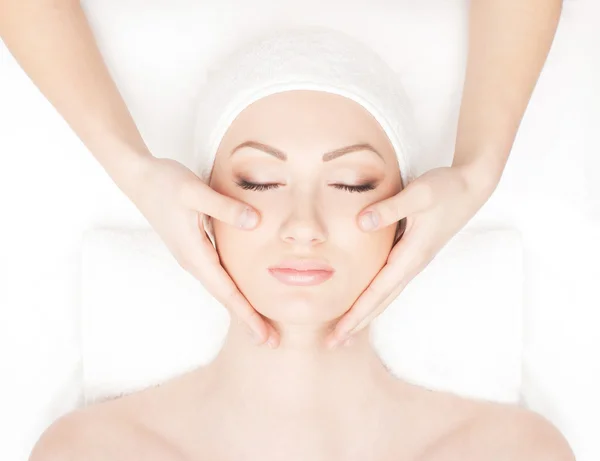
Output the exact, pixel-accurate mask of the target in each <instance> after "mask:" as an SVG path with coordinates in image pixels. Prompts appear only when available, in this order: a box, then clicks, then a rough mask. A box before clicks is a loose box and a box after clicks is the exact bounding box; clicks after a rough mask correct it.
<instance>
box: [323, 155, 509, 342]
mask: <svg viewBox="0 0 600 461" xmlns="http://www.w3.org/2000/svg"><path fill="white" fill-rule="evenodd" d="M499 179H500V178H499V177H498V176H492V175H486V174H485V173H483V172H482V171H479V170H477V169H476V168H474V167H468V166H452V167H444V168H436V169H433V170H430V171H428V172H427V173H425V174H424V175H422V176H420V177H419V178H417V179H415V180H414V181H413V182H412V183H409V184H408V186H407V187H406V188H405V189H403V190H402V191H401V192H400V193H399V194H397V195H395V196H394V197H391V198H389V199H386V200H383V201H381V202H379V203H376V204H374V205H371V206H369V207H367V208H366V209H364V210H363V211H362V212H361V213H360V214H359V216H358V224H359V226H360V227H361V228H362V229H363V230H365V231H367V232H368V231H373V230H375V229H380V228H382V227H385V226H390V225H395V224H396V223H397V222H398V221H399V220H401V219H403V218H407V223H406V230H405V232H404V235H403V236H402V238H401V239H400V241H399V242H398V243H397V244H396V245H395V246H394V247H393V248H392V251H391V252H390V255H389V257H388V260H387V263H386V264H385V266H384V267H383V268H382V269H381V271H380V272H379V273H378V274H377V276H376V277H375V278H374V279H373V281H372V282H371V284H370V285H369V286H368V287H367V288H366V289H365V291H364V292H363V293H362V294H361V295H360V296H359V298H358V299H357V300H356V302H355V303H354V305H353V306H352V308H351V309H350V310H349V311H348V312H346V314H344V315H343V316H342V317H341V318H340V320H338V322H337V324H336V326H335V329H334V330H333V331H332V332H331V333H330V334H329V336H328V337H327V339H326V344H327V345H328V346H329V347H335V346H337V345H339V344H344V343H346V341H347V340H348V339H349V338H350V337H351V335H353V334H355V333H357V332H358V331H360V330H362V329H363V328H365V327H366V326H368V325H369V323H370V322H371V321H372V320H373V319H374V318H375V317H377V316H378V315H379V314H380V313H381V312H383V311H384V310H385V309H386V308H387V306H388V305H389V304H390V303H391V302H392V301H393V300H394V299H395V298H396V297H397V296H398V295H399V294H400V293H401V292H402V290H403V289H404V288H405V287H406V285H407V284H408V283H409V282H410V281H411V280H412V279H413V278H414V277H415V276H416V275H417V274H419V273H420V272H421V271H422V270H423V269H424V268H425V267H426V266H427V265H428V264H429V262H430V261H431V260H432V259H433V258H434V256H435V255H436V254H437V253H438V252H439V251H440V249H441V248H442V247H443V246H444V245H445V244H446V243H447V242H448V241H449V240H450V238H451V237H453V236H454V235H455V234H456V233H457V232H458V231H459V230H460V229H461V228H462V227H463V226H464V225H465V224H466V223H467V222H468V221H469V220H470V219H471V218H472V217H473V215H474V214H475V213H476V212H477V211H478V210H479V209H480V208H481V206H482V205H483V204H484V203H485V202H486V201H487V199H488V198H489V196H490V195H491V193H492V192H493V190H494V189H495V188H496V186H497V184H498V182H499ZM369 213H372V215H369Z"/></svg>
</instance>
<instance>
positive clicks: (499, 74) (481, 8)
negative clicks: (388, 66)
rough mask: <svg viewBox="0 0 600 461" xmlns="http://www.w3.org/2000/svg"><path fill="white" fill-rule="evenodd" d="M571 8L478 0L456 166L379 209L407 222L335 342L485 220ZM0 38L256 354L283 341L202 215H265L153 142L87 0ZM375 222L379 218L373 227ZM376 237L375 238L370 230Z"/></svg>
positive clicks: (21, 10) (38, 13)
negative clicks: (159, 151)
mask: <svg viewBox="0 0 600 461" xmlns="http://www.w3.org/2000/svg"><path fill="white" fill-rule="evenodd" d="M561 8H562V1H561V0H472V1H471V6H470V26H469V54H468V61H467V72H466V79H465V84H464V91H463V100H462V103H461V109H460V115H459V123H458V131H457V138H456V146H455V153H454V160H453V163H452V165H451V166H450V167H445V168H437V169H433V170H431V171H429V172H427V173H426V174H424V175H422V176H421V177H419V178H417V179H416V180H415V181H414V182H412V183H411V184H409V185H408V187H406V188H405V189H404V190H402V191H401V192H400V193H399V194H398V195H396V196H394V197H392V198H389V199H386V200H384V201H382V202H380V203H378V204H376V205H373V206H369V207H368V208H367V209H365V210H363V212H361V213H360V214H359V216H358V217H357V225H360V224H361V223H363V222H365V221H366V222H375V223H376V224H377V225H376V226H375V229H376V228H381V227H385V226H387V225H389V224H390V223H394V222H395V221H399V220H401V219H403V218H407V227H406V231H405V233H404V236H403V238H402V240H401V241H400V242H399V243H398V244H397V245H396V246H395V247H394V249H393V251H392V252H391V254H390V256H389V258H388V263H387V264H386V265H385V266H384V267H383V269H382V270H381V272H380V273H379V274H378V275H377V276H376V277H375V279H374V280H373V282H372V283H371V284H370V286H369V287H368V288H367V289H366V290H365V291H364V293H363V294H362V295H361V296H360V297H359V298H358V299H357V301H356V303H355V304H354V305H353V306H352V308H351V309H350V310H349V311H348V312H347V313H346V314H345V315H343V316H342V317H341V319H340V320H339V322H338V323H337V326H336V328H335V329H334V330H333V331H332V333H331V335H330V336H329V337H328V339H327V344H328V345H329V346H332V347H333V346H336V345H338V344H340V343H342V342H345V341H346V339H347V338H349V337H350V336H351V335H352V334H356V333H357V332H359V331H360V330H362V329H364V328H365V327H366V326H367V325H368V324H369V323H370V322H371V321H372V320H373V319H374V318H375V317H377V316H378V315H379V314H380V313H381V312H383V310H385V308H386V307H387V306H388V305H389V304H390V303H391V301H392V300H393V299H394V298H395V297H397V296H398V295H399V294H400V293H401V292H402V290H403V289H404V288H405V287H406V285H407V284H408V283H409V282H410V281H411V280H412V279H413V278H414V277H415V276H416V275H417V274H419V273H420V272H421V271H422V270H423V269H424V268H425V267H426V266H427V265H428V264H429V262H430V261H431V260H432V259H433V258H434V257H435V255H436V254H437V253H438V252H439V251H440V249H441V248H442V247H444V246H445V245H446V243H447V242H448V241H449V240H450V238H451V237H452V236H453V235H455V234H456V232H458V231H459V230H460V229H461V228H462V227H464V225H465V224H466V223H467V222H468V221H469V220H470V219H471V218H472V217H473V216H474V215H475V213H476V212H477V211H478V210H479V209H480V208H481V206H483V204H484V203H485V202H486V201H487V200H488V199H489V197H490V196H491V194H492V193H493V191H494V190H495V188H496V186H497V185H498V183H499V181H500V178H501V175H502V172H503V171H504V168H505V165H506V162H507V160H508V156H509V153H510V151H511V148H512V145H513V142H514V139H515V136H516V133H517V130H518V127H519V124H520V123H521V120H522V117H523V114H524V112H525V108H526V107H527V104H528V103H529V100H530V98H531V94H532V92H533V89H534V87H535V84H536V82H537V80H538V78H539V74H540V72H541V69H542V67H543V65H544V63H545V61H546V57H547V55H548V52H549V50H550V46H551V44H552V41H553V38H554V35H555V33H556V28H557V26H558V22H559V19H560V13H561ZM0 36H1V37H2V40H3V41H4V43H5V44H6V46H7V47H8V49H9V50H10V51H11V53H12V54H13V56H14V57H15V59H16V60H17V62H18V63H19V64H20V65H21V67H22V68H23V70H24V71H25V72H26V73H27V74H28V76H29V77H30V78H31V80H32V81H33V82H34V84H35V85H36V86H37V87H38V88H39V89H40V91H41V92H42V94H44V96H45V97H46V98H47V99H48V100H49V101H50V103H51V104H52V105H53V106H54V107H55V108H56V110H57V111H58V112H59V113H60V115H61V116H62V117H63V118H64V119H65V121H66V122H67V123H68V124H69V126H70V127H71V128H72V129H73V131H74V132H75V133H76V135H77V136H78V137H79V138H80V139H81V141H82V142H83V143H84V144H85V146H86V147H87V148H88V149H89V150H90V152H92V154H93V155H94V157H95V158H96V159H97V160H98V162H99V163H100V164H101V165H102V167H103V168H104V169H105V170H106V171H107V173H108V174H109V175H110V176H111V178H112V179H113V181H114V182H115V184H116V185H117V186H118V187H119V188H120V189H121V190H122V191H123V192H124V193H125V194H126V195H127V196H128V197H129V198H130V199H131V201H132V202H133V203H134V204H135V205H136V206H137V207H138V208H139V210H140V211H141V212H142V214H143V215H144V216H145V217H146V219H147V220H148V222H149V223H150V225H151V226H152V227H153V228H154V229H155V231H156V232H157V233H158V234H159V235H160V237H161V238H162V240H163V241H164V242H165V244H166V245H167V247H168V248H169V250H170V251H171V252H172V254H173V255H174V257H175V258H176V260H177V261H178V263H179V264H180V265H181V266H182V267H183V268H184V269H185V270H187V271H188V272H190V273H191V274H192V275H194V276H195V277H196V278H197V279H198V280H199V281H200V282H201V283H202V284H203V285H204V286H205V287H206V288H207V289H208V290H209V291H210V292H211V293H212V294H213V295H214V296H215V298H217V299H218V300H219V301H220V302H221V303H222V304H223V305H224V306H226V307H227V308H228V309H229V310H230V312H233V313H235V314H236V315H237V319H236V320H237V321H238V322H240V323H243V324H245V325H247V326H248V328H249V330H251V331H252V332H254V334H255V335H256V344H259V345H261V344H264V343H265V342H267V341H269V343H270V345H271V346H272V347H277V346H278V345H279V341H280V337H279V333H278V332H277V331H276V330H275V329H274V328H273V326H272V325H270V324H269V323H268V322H266V321H265V320H264V319H263V317H262V316H261V315H260V314H259V313H258V312H256V310H255V309H254V308H253V307H252V306H251V305H250V303H249V302H248V301H247V300H246V299H245V297H244V296H243V295H242V294H241V293H240V292H239V290H238V289H237V287H236V286H235V284H234V283H233V281H232V280H231V278H230V277H229V276H228V275H227V274H226V272H225V271H224V270H223V268H222V266H221V265H220V264H219V259H218V256H217V254H216V252H215V250H214V248H213V247H212V245H211V244H210V242H209V241H208V239H207V237H206V236H205V234H204V232H203V231H202V230H201V228H200V223H201V219H200V218H201V215H203V214H206V215H208V216H211V217H213V218H215V219H217V220H219V221H222V222H224V223H227V224H230V225H233V226H238V227H242V228H246V229H253V228H254V227H256V225H258V224H259V222H260V216H259V214H258V213H257V212H256V210H251V209H249V208H248V206H247V205H246V204H244V203H242V202H239V201H236V200H233V199H231V198H228V197H225V196H223V195H221V194H218V193H217V192H215V191H213V190H212V189H211V188H210V187H208V186H207V185H206V184H204V183H203V182H202V181H201V180H200V179H199V178H198V177H197V176H196V175H195V174H194V173H193V172H192V171H190V170H189V169H187V168H186V167H184V166H183V165H182V164H180V163H179V162H177V161H175V160H171V159H162V158H156V157H154V156H153V155H152V153H151V152H150V150H149V149H148V147H147V146H146V144H145V143H144V141H143V139H142V137H141V136H140V133H139V131H138V129H137V127H136V125H135V122H134V121H133V119H132V117H131V114H130V113H129V111H128V109H127V106H126V105H125V102H124V101H123V99H122V97H121V95H120V94H119V91H118V89H117V87H116V85H115V83H114V81H113V80H112V78H111V76H110V74H109V72H108V69H107V67H106V65H105V63H104V61H103V58H102V55H101V54H100V51H99V49H98V46H97V44H96V41H95V38H94V36H93V34H92V31H91V29H90V26H89V24H88V22H87V18H86V17H85V14H84V12H83V10H82V9H81V5H80V2H79V1H75V0H0ZM369 211H372V212H374V214H373V215H372V216H374V219H363V216H364V215H365V213H367V212H369ZM365 231H366V232H368V231H369V230H365Z"/></svg>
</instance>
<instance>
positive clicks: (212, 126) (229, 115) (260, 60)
mask: <svg viewBox="0 0 600 461" xmlns="http://www.w3.org/2000/svg"><path fill="white" fill-rule="evenodd" d="M291 90H314V91H324V92H328V93H333V94H337V95H340V96H344V97H346V98H348V99H351V100H353V101H355V102H356V103H358V104H360V105H361V106H363V107H364V108H365V109H366V110H367V111H369V112H370V113H371V115H372V116H373V117H374V118H375V119H376V120H377V122H379V124H380V125H381V127H382V128H383V130H384V131H385V133H386V135H387V137H388V138H389V140H390V142H391V144H392V146H393V148H394V150H395V152H396V156H397V157H398V165H399V167H400V175H401V177H402V183H403V185H404V186H406V184H408V183H409V182H410V181H411V180H412V179H414V178H413V176H412V172H411V168H410V158H411V155H414V154H412V152H413V151H414V150H415V147H416V146H415V145H414V143H413V141H411V139H412V138H413V136H414V133H415V132H414V125H413V123H414V122H413V120H412V115H411V110H410V107H409V105H408V100H407V97H406V95H405V93H404V89H403V88H402V85H401V83H400V80H399V77H398V75H397V74H396V73H395V72H394V71H393V70H392V69H391V68H390V67H389V66H388V65H387V64H386V63H385V61H383V59H382V58H381V57H380V56H379V55H377V54H376V53H375V52H374V51H373V50H371V49H370V48H369V47H367V46H366V45H365V44H363V43H361V42H360V41H358V40H357V39H355V38H353V37H351V36H349V35H347V34H345V33H343V32H339V31H336V30H332V29H327V28H323V27H319V26H310V27H303V28H295V29H285V30H277V31H274V32H272V33H270V34H268V35H262V36H260V37H259V38H257V39H255V40H252V41H250V42H248V43H247V44H246V45H244V46H242V47H240V48H239V49H238V50H236V51H235V52H234V53H232V54H231V55H229V56H227V57H225V58H224V59H223V60H222V61H221V62H220V63H219V64H218V66H216V68H215V69H214V70H211V72H210V73H209V75H208V78H207V81H206V83H205V84H204V85H203V87H202V88H201V90H200V93H199V106H198V112H197V119H196V125H195V132H194V159H193V166H192V168H193V170H194V172H195V173H197V174H198V175H200V177H201V178H202V179H203V180H204V181H207V182H208V179H209V177H210V173H211V171H212V168H213V163H214V160H215V155H216V152H217V149H218V147H219V144H220V143H221V140H222V139H223V136H224V135H225V133H226V132H227V129H228V128H229V126H230V125H231V123H233V121H234V120H235V118H236V117H237V116H238V115H239V114H240V113H241V112H242V111H243V110H244V109H245V108H246V107H248V106H249V105H250V104H252V103H253V102H255V101H258V100H259V99H262V98H264V97H266V96H269V95H272V94H275V93H281V92H283V91H291ZM290 110H293V108H290Z"/></svg>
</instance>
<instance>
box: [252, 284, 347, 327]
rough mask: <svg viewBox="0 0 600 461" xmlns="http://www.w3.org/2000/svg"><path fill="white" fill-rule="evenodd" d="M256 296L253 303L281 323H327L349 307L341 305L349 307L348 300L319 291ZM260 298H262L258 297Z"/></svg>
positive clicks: (262, 313)
mask: <svg viewBox="0 0 600 461" xmlns="http://www.w3.org/2000/svg"><path fill="white" fill-rule="evenodd" d="M251 298H255V299H256V300H255V301H254V302H252V301H251V304H252V305H253V306H254V308H255V309H256V310H257V311H258V312H259V313H260V314H261V315H263V316H264V317H266V318H268V319H270V320H273V321H275V322H281V323H305V324H311V323H326V322H331V321H334V320H335V319H336V318H338V317H340V316H341V315H343V314H344V313H345V312H346V311H347V310H348V309H347V308H346V309H340V306H346V307H349V304H348V302H347V301H341V300H340V299H339V298H336V297H332V296H326V295H324V293H318V292H307V291H305V292H303V293H302V292H298V290H297V289H296V292H295V293H285V294H282V293H279V295H274V296H271V297H269V298H268V299H265V297H264V296H259V297H251ZM257 298H260V299H257Z"/></svg>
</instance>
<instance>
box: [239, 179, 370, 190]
mask: <svg viewBox="0 0 600 461" xmlns="http://www.w3.org/2000/svg"><path fill="white" fill-rule="evenodd" d="M237 185H238V186H239V187H241V188H242V189H245V190H253V191H266V190H270V189H275V188H277V187H279V186H280V184H256V183H252V182H249V181H246V180H244V179H241V180H239V181H238V182H237ZM332 186H333V187H335V188H336V189H340V190H345V191H347V192H368V191H370V190H373V189H375V184H373V183H367V184H361V185H360V186H349V185H347V184H332Z"/></svg>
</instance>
